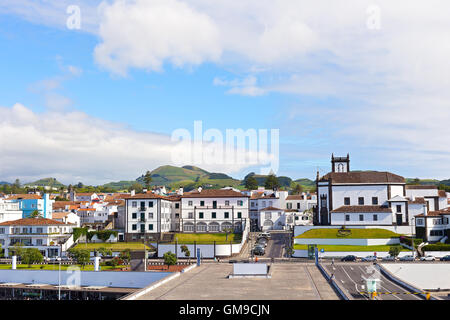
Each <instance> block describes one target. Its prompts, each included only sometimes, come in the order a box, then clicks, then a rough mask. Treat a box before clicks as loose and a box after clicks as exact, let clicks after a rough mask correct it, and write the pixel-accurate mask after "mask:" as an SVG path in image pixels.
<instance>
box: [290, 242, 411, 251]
mask: <svg viewBox="0 0 450 320" xmlns="http://www.w3.org/2000/svg"><path fill="white" fill-rule="evenodd" d="M394 246H398V247H400V251H410V250H409V249H406V248H404V247H402V246H400V245H394ZM391 247H392V246H391V245H387V246H386V245H380V246H341V245H317V248H318V249H319V250H320V249H324V250H325V252H335V251H356V252H366V251H367V252H368V253H373V252H380V251H385V252H389V249H390V248H391ZM294 250H308V245H306V244H295V245H294Z"/></svg>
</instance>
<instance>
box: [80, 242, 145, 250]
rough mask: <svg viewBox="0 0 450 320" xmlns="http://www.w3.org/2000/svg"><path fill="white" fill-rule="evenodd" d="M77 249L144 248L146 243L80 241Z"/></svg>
mask: <svg viewBox="0 0 450 320" xmlns="http://www.w3.org/2000/svg"><path fill="white" fill-rule="evenodd" d="M75 248H76V249H89V250H91V251H93V250H94V249H97V250H98V249H99V248H106V249H111V250H113V251H114V250H117V251H121V250H125V249H130V250H143V249H144V244H143V243H141V242H116V243H79V244H77V245H76V246H75ZM145 248H146V249H147V250H148V249H150V248H149V247H148V246H145Z"/></svg>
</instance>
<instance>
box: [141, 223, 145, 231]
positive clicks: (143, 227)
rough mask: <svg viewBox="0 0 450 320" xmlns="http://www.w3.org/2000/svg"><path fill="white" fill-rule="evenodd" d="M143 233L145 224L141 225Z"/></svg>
mask: <svg viewBox="0 0 450 320" xmlns="http://www.w3.org/2000/svg"><path fill="white" fill-rule="evenodd" d="M141 232H142V233H144V232H145V224H141Z"/></svg>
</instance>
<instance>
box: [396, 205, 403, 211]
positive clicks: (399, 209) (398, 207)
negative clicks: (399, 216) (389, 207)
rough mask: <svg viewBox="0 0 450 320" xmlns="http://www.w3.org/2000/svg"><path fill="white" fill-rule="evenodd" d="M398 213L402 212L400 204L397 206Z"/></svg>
mask: <svg viewBox="0 0 450 320" xmlns="http://www.w3.org/2000/svg"><path fill="white" fill-rule="evenodd" d="M397 212H402V206H401V205H400V204H398V205H397Z"/></svg>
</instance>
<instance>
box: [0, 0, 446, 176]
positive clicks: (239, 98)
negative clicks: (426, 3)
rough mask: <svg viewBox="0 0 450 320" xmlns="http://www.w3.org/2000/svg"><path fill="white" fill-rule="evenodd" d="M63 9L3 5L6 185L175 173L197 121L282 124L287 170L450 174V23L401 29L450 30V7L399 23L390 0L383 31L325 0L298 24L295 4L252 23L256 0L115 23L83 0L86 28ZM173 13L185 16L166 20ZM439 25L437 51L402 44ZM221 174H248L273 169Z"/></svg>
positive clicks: (131, 14) (135, 6)
mask: <svg viewBox="0 0 450 320" xmlns="http://www.w3.org/2000/svg"><path fill="white" fill-rule="evenodd" d="M64 2H65V1H63V2H62V3H60V4H58V5H56V4H49V3H48V2H46V1H37V2H35V3H34V4H33V5H35V6H37V7H38V8H39V10H31V9H30V10H27V9H26V8H27V5H30V2H29V1H27V0H20V1H15V2H13V1H5V3H4V4H2V5H0V45H1V48H2V50H0V70H1V72H0V74H1V75H0V88H1V89H0V92H1V94H0V108H1V109H0V112H1V114H2V115H3V117H2V118H3V119H4V120H3V122H2V125H3V129H0V142H2V145H3V146H4V150H3V156H0V158H1V159H2V161H1V162H2V168H3V169H0V180H7V181H12V180H14V179H15V178H16V177H18V178H21V180H24V181H27V180H31V179H35V178H39V177H48V176H53V177H57V178H59V179H61V180H62V182H65V183H73V182H76V181H83V182H85V183H94V184H97V183H104V182H107V181H111V180H122V179H127V180H129V179H133V178H136V177H137V176H139V175H140V174H141V173H142V172H144V171H145V170H147V169H154V168H156V167H157V166H159V165H163V164H171V158H170V156H169V154H168V149H165V148H166V146H168V145H170V142H169V141H168V140H167V139H168V138H169V137H170V135H171V133H172V132H173V131H174V130H175V129H177V128H185V129H188V130H190V131H192V130H193V124H194V121H195V120H201V121H203V126H204V129H205V130H206V129H209V128H216V129H219V130H220V131H222V132H225V130H226V129H237V128H242V129H244V130H247V129H279V130H280V155H279V157H280V164H279V170H278V171H277V174H278V175H288V176H291V177H292V178H302V177H307V178H310V179H313V178H314V177H315V173H316V170H317V169H319V170H320V172H321V174H325V173H326V172H327V171H328V170H329V168H330V162H329V161H330V156H331V153H332V152H334V153H335V154H336V155H346V154H347V153H350V155H351V160H352V167H353V168H354V169H373V170H387V171H392V172H395V173H398V174H400V175H403V176H405V177H422V178H440V179H445V178H450V164H449V163H450V161H449V160H450V149H449V146H448V138H447V136H448V135H447V133H446V130H444V127H446V123H448V120H449V118H450V111H449V110H450V107H449V106H448V103H447V101H448V99H447V98H448V97H447V96H446V95H447V93H444V90H443V88H444V87H445V85H446V84H447V82H449V79H450V74H449V72H448V71H449V70H450V67H449V66H448V59H447V58H446V51H445V50H447V49H448V48H447V46H446V45H445V43H446V41H447V40H443V39H448V32H449V31H448V30H449V29H448V28H443V26H440V25H439V26H438V24H436V25H435V26H431V27H430V26H429V21H428V20H427V19H425V18H423V17H422V18H421V19H420V20H419V21H417V23H416V25H415V26H414V27H413V28H406V27H405V26H406V25H402V21H401V20H402V19H405V21H406V20H407V18H408V15H409V17H410V18H413V17H414V15H416V14H417V12H416V11H417V10H414V9H417V8H420V9H424V10H425V11H426V10H431V11H430V12H425V13H424V16H426V15H429V16H430V19H434V20H439V19H442V22H443V23H444V21H445V23H447V24H448V22H446V20H445V17H444V16H442V17H441V14H440V13H439V10H437V9H436V11H433V10H434V9H430V8H429V7H426V8H421V7H420V6H421V4H420V2H417V3H416V2H414V4H413V6H415V7H414V9H412V10H411V11H410V12H409V11H408V10H406V13H405V12H403V13H404V15H406V17H405V16H403V17H402V19H400V18H399V17H400V16H398V14H399V8H398V6H396V5H390V4H389V3H388V2H384V1H382V2H380V8H381V13H382V14H383V13H386V14H385V16H383V15H382V16H381V17H382V18H383V20H381V21H383V24H382V28H381V29H379V30H378V31H373V30H368V29H367V28H368V27H367V26H366V20H367V19H368V18H370V16H369V17H368V16H367V13H366V10H365V9H366V8H367V6H368V5H370V3H369V2H367V3H364V1H363V3H360V4H358V5H357V6H355V8H347V9H346V11H343V12H341V13H340V15H335V14H334V13H332V12H333V8H330V9H329V11H327V12H328V13H327V14H329V15H330V16H323V15H319V14H318V13H319V12H322V13H323V11H321V10H322V9H323V8H322V7H321V6H320V5H317V8H309V11H308V10H307V12H300V10H299V13H298V15H297V13H295V10H294V13H293V14H292V13H291V15H292V17H290V18H289V19H285V16H286V14H287V12H292V8H290V6H294V7H295V6H297V4H296V2H292V4H289V2H287V3H288V4H289V5H286V3H283V2H278V1H276V2H274V3H272V4H270V3H268V2H267V3H266V2H265V1H264V2H263V3H262V4H261V5H260V6H258V10H259V11H258V12H255V15H254V16H250V17H249V16H248V15H247V14H246V12H247V11H246V8H247V9H248V7H251V6H255V8H256V6H257V4H256V2H254V1H247V2H246V1H244V2H243V3H245V5H246V6H248V7H245V6H244V5H242V6H235V7H233V5H232V4H227V3H225V2H222V1H219V2H218V4H217V7H214V8H213V7H211V6H209V5H207V2H205V1H200V0H198V1H193V0H192V1H181V0H179V1H178V0H171V1H167V2H160V1H158V0H152V1H147V2H144V1H136V2H134V1H108V2H105V3H104V4H103V7H102V8H103V9H101V10H100V9H99V12H102V14H97V13H96V12H97V10H94V9H96V8H95V5H96V4H97V3H95V5H93V4H92V3H91V4H90V5H91V7H88V4H87V2H83V1H75V3H78V4H79V5H80V6H81V8H82V10H81V13H82V17H83V18H84V19H85V20H82V21H85V23H84V24H82V28H81V30H69V29H68V28H67V27H66V26H65V21H66V19H67V17H68V16H69V15H68V14H67V13H66V12H65V11H64V10H62V9H64V8H65V6H64ZM67 4H68V3H67ZM329 5H330V6H334V4H331V2H330V4H329ZM312 7H314V6H312ZM61 8H62V9H61ZM85 8H86V9H85ZM93 8H94V9H93ZM161 8H163V9H168V10H169V11H168V12H176V13H177V14H178V16H177V17H183V18H180V19H179V20H178V21H177V20H175V21H176V22H174V19H172V17H171V14H170V13H169V14H167V16H164V15H162V16H161V14H155V13H154V12H155V11H156V12H158V10H161ZM102 10H103V11H102ZM127 10H128V11H127ZM315 10H316V11H315ZM358 10H359V11H358ZM118 12H123V16H121V15H120V14H118ZM135 12H142V13H143V15H144V19H143V20H139V18H137V16H135ZM162 12H165V11H162ZM232 12H234V13H235V14H234V15H231V13H232ZM145 15H147V16H145ZM46 18H47V19H46ZM115 19H116V20H115ZM152 19H153V20H155V21H152ZM230 19H234V20H233V24H232V25H233V27H228V26H229V25H230ZM327 21H328V24H329V25H328V24H327V23H325V22H327ZM155 25H156V26H158V30H155ZM425 26H427V27H426V29H425V30H424V28H425ZM335 29H337V30H335ZM369 29H370V28H369ZM427 32H430V34H433V35H434V37H436V38H435V39H433V40H437V39H440V40H442V41H441V42H436V41H434V42H433V43H437V46H438V48H435V50H429V51H427V50H425V49H423V48H422V47H420V50H419V49H417V48H416V47H414V45H415V44H410V43H409V44H408V45H409V47H405V46H404V45H402V39H404V38H409V37H412V38H417V37H419V36H421V37H423V38H424V39H427V38H429V37H428V35H427ZM289 37H293V38H292V39H294V40H296V41H292V39H290V38H289ZM437 37H439V38H437ZM284 38H286V40H285V39H284ZM254 39H257V40H255V42H254V43H253V42H252V41H254ZM297 40H298V43H297ZM424 41H426V40H424ZM439 46H442V48H441V50H439V49H440V48H439ZM415 49H417V50H415ZM437 51H440V52H439V53H437ZM412 52H413V53H412ZM411 61H413V63H411ZM410 66H413V67H410ZM425 105H426V108H425V107H424V106H425ZM1 121H2V120H0V122H1ZM2 131H3V132H2ZM17 132H20V135H18V134H17ZM61 132H66V133H67V134H68V135H67V136H64V134H61ZM69 133H70V137H69ZM22 135H23V136H22ZM62 136H63V138H62ZM111 137H114V139H111ZM1 139H4V140H1ZM21 139H24V140H25V141H22V140H21ZM33 139H35V140H36V141H33ZM164 139H165V140H164ZM130 146H133V147H130ZM128 148H129V149H128ZM27 159H28V160H27ZM33 159H34V161H33ZM110 159H114V160H111V161H110ZM199 166H202V165H201V164H200V165H199ZM207 169H208V170H211V171H217V172H226V173H229V174H231V175H232V176H234V177H237V178H242V177H243V176H245V174H246V173H248V172H249V171H250V170H252V171H257V170H258V166H256V167H255V166H241V165H240V166H221V165H219V164H218V165H211V166H209V167H208V166H207Z"/></svg>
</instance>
